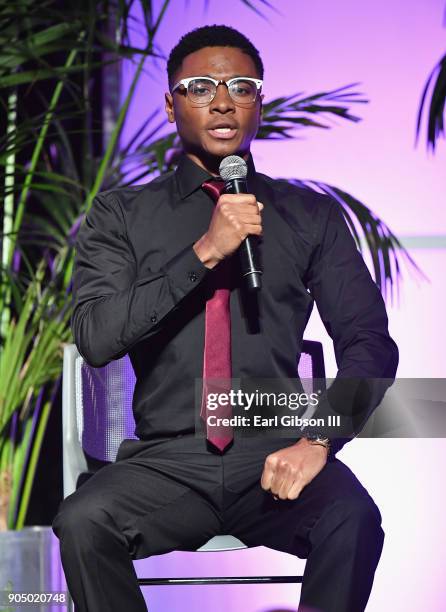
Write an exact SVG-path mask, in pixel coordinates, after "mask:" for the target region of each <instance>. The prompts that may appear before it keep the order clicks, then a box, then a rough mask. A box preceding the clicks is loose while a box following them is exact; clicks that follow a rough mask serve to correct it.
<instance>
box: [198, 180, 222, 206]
mask: <svg viewBox="0 0 446 612" xmlns="http://www.w3.org/2000/svg"><path fill="white" fill-rule="evenodd" d="M201 186H202V187H203V189H204V191H205V192H206V193H207V194H208V195H210V196H211V198H212V199H213V200H214V202H217V201H218V198H219V197H220V196H221V194H222V193H223V191H224V190H225V183H224V181H222V180H221V179H211V180H209V181H204V183H203V184H202V185H201Z"/></svg>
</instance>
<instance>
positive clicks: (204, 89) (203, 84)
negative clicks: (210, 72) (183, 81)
mask: <svg viewBox="0 0 446 612" xmlns="http://www.w3.org/2000/svg"><path fill="white" fill-rule="evenodd" d="M213 87H214V84H213V83H212V82H211V81H205V80H198V81H191V82H190V83H189V90H190V92H191V93H193V94H194V95H195V96H207V95H209V94H210V93H211V92H212V90H213Z"/></svg>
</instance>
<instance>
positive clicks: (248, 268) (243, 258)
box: [225, 178, 263, 291]
mask: <svg viewBox="0 0 446 612" xmlns="http://www.w3.org/2000/svg"><path fill="white" fill-rule="evenodd" d="M225 192H226V193H251V192H250V191H249V190H248V183H247V181H246V179H240V178H234V179H231V180H229V181H225ZM256 239H257V236H247V237H246V238H245V239H244V240H243V242H242V243H241V245H240V246H239V249H238V253H239V259H240V268H241V272H242V276H243V278H244V281H245V286H246V288H247V289H248V291H259V290H260V289H261V288H262V272H263V271H262V269H261V268H260V265H259V257H258V252H257V245H256Z"/></svg>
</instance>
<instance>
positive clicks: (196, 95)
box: [187, 79, 257, 104]
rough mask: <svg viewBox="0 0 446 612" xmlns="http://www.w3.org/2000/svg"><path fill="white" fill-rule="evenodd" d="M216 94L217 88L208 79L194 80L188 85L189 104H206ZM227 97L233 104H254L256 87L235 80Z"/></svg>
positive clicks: (248, 82)
mask: <svg viewBox="0 0 446 612" xmlns="http://www.w3.org/2000/svg"><path fill="white" fill-rule="evenodd" d="M216 92H217V88H216V86H215V84H214V83H213V82H212V81H209V80H208V79H194V80H193V81H191V82H190V83H189V87H188V89H187V95H188V96H189V98H190V100H191V102H195V103H197V104H208V103H209V102H210V101H211V100H212V99H213V98H214V97H215V94H216ZM229 95H230V96H231V98H232V99H233V100H234V102H239V103H240V104H248V103H251V102H254V100H255V99H256V96H257V87H256V84H255V83H252V82H251V81H245V80H243V79H237V80H236V81H233V82H232V83H231V85H230V86H229Z"/></svg>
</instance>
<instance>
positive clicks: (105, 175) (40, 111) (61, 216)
mask: <svg viewBox="0 0 446 612" xmlns="http://www.w3.org/2000/svg"><path fill="white" fill-rule="evenodd" d="M241 1H242V2H244V3H245V4H247V5H248V6H250V7H251V8H253V10H256V11H257V12H258V11H259V10H260V7H261V6H262V5H263V6H264V7H271V5H270V3H268V2H266V0H257V2H256V0H249V1H248V0H241ZM135 4H136V2H135V0H114V1H113V0H104V1H101V2H98V1H94V0H84V1H83V2H79V0H76V1H74V0H64V2H60V0H41V2H35V0H16V2H15V3H14V5H13V6H12V5H11V3H10V2H9V1H8V0H0V16H1V17H2V19H1V21H0V22H1V24H2V25H1V26H0V94H1V96H2V105H3V110H4V113H3V117H4V124H3V126H2V127H3V130H2V132H3V135H2V137H1V138H0V168H1V170H2V176H1V184H2V188H3V202H4V207H3V232H2V245H1V246H2V267H1V271H2V275H1V281H0V312H1V326H0V530H1V529H6V528H9V529H14V528H16V529H19V528H21V527H22V526H23V525H24V521H25V517H26V511H27V507H28V503H29V496H30V491H31V486H32V482H33V478H34V475H35V469H36V463H37V459H38V456H39V453H40V449H41V444H42V439H43V435H44V432H45V427H46V423H47V420H48V415H49V411H50V409H51V406H52V405H53V404H54V402H55V395H56V392H57V389H58V385H59V383H60V375H61V367H62V348H63V344H64V343H66V342H70V341H71V333H70V329H69V320H70V315H71V304H70V290H71V286H70V282H71V272H72V267H73V261H74V241H75V237H76V233H77V230H78V228H79V226H80V223H81V222H82V219H83V217H84V215H85V213H86V212H88V210H89V208H90V206H91V203H92V201H93V199H94V197H95V195H96V194H97V192H98V191H99V190H101V189H104V188H110V187H113V186H117V185H123V186H124V185H129V184H131V183H132V182H136V181H140V180H142V179H147V178H150V177H152V176H154V175H156V174H158V173H160V172H164V171H166V170H169V169H171V168H173V167H174V165H175V161H176V159H177V157H178V154H179V153H180V152H181V150H180V144H179V139H178V137H177V135H176V134H175V133H172V134H169V135H167V136H160V132H161V130H162V129H163V127H164V126H165V121H164V120H160V119H159V118H158V112H155V113H153V115H151V116H149V117H148V118H147V119H146V121H145V122H144V124H143V125H142V126H141V127H140V128H139V129H138V130H137V132H136V133H135V134H134V136H133V137H132V138H130V139H129V142H128V143H126V144H125V145H121V146H120V145H119V137H120V134H121V131H122V128H123V125H124V122H125V119H126V116H127V115H128V110H129V106H130V103H131V100H132V98H133V96H134V92H135V88H136V85H137V83H138V81H139V79H140V76H141V74H142V71H143V69H144V67H145V65H146V63H147V62H148V61H149V60H150V58H152V57H155V56H156V57H160V56H161V52H160V50H159V49H158V48H157V46H156V44H155V41H156V35H157V31H158V28H159V26H160V23H161V21H162V19H163V16H164V15H165V13H166V10H167V9H168V6H169V0H164V2H163V4H162V6H161V9H160V11H159V12H158V13H157V14H155V12H154V9H153V6H152V3H151V2H150V1H149V0H139V4H140V5H141V9H142V14H143V19H144V25H145V30H146V33H147V45H146V46H145V47H144V48H135V47H134V46H132V45H131V44H130V41H129V30H130V28H131V26H132V23H133V21H132V20H133V17H132V10H133V8H134V5H135ZM110 26H111V27H110ZM123 59H131V60H132V61H133V62H134V63H135V71H134V76H133V79H132V82H131V85H130V87H129V90H128V92H127V95H126V98H125V100H124V102H123V104H122V105H121V107H120V108H119V110H118V112H116V113H115V118H114V122H113V124H112V126H111V129H110V130H109V132H108V135H107V140H106V143H105V145H103V144H102V140H101V139H102V135H103V121H102V118H101V117H98V116H97V105H96V106H95V105H94V104H93V101H92V98H93V89H92V87H93V86H94V84H95V83H96V82H97V81H98V80H99V79H100V76H101V74H103V72H104V71H107V70H111V69H114V68H116V66H117V65H118V64H119V62H120V61H121V60H123ZM92 84H93V85H92ZM355 85H356V84H353V85H349V86H346V87H341V88H339V89H336V90H333V91H329V92H323V93H317V94H314V95H311V96H303V95H302V94H295V95H293V96H288V97H280V98H277V99H275V100H272V101H270V102H268V103H266V104H265V106H264V119H263V124H262V126H261V129H260V130H259V134H258V136H257V137H258V138H260V139H268V140H272V139H276V140H277V139H286V138H292V137H293V135H294V130H295V129H296V128H301V129H303V128H306V127H308V126H311V127H317V128H320V129H327V128H328V127H329V126H328V125H326V123H325V120H324V117H325V116H327V115H330V114H331V115H334V116H336V117H340V118H342V119H345V120H348V121H359V118H358V117H356V116H354V115H353V114H352V113H351V112H350V110H349V106H350V105H352V104H355V103H365V102H366V100H364V99H363V98H362V97H361V94H359V93H356V92H355V91H353V90H352V87H354V86H355ZM102 102H103V103H104V100H102ZM105 102H107V100H105ZM112 106H113V105H112ZM79 151H80V152H81V154H80V155H79V153H78V152H79ZM296 182H299V181H297V179H296ZM300 183H301V184H304V185H305V186H306V187H309V188H312V189H318V190H322V191H325V192H326V193H331V194H332V195H333V196H334V197H336V198H337V199H338V200H339V201H340V202H341V204H342V205H343V206H344V211H345V214H346V218H347V221H348V222H349V224H350V227H351V229H352V231H353V233H354V236H355V238H356V240H357V242H358V247H360V248H361V246H362V242H361V240H360V233H363V234H364V236H365V240H366V242H367V246H368V249H369V251H370V253H371V254H372V260H373V265H374V270H375V278H376V282H377V284H378V285H379V286H380V288H381V289H382V290H383V292H384V293H385V291H386V287H387V285H388V284H390V287H391V288H392V287H393V284H394V283H396V285H397V284H398V280H399V263H398V262H399V258H400V255H401V254H403V255H404V256H405V257H407V258H409V256H408V254H407V253H406V252H405V251H404V249H403V248H402V246H401V244H400V243H399V241H398V239H397V238H396V236H394V234H393V233H392V232H391V231H390V229H389V228H388V227H387V226H386V225H385V223H384V222H383V221H382V220H380V219H378V218H377V217H376V216H375V215H374V214H373V213H372V211H370V210H369V209H368V207H367V206H365V205H364V204H362V203H361V202H359V201H358V200H356V199H355V198H353V197H352V196H350V195H349V194H347V193H345V191H343V190H341V189H339V188H337V187H335V186H331V185H327V184H325V183H321V182H317V181H307V182H305V183H303V182H302V181H301V182H300ZM409 261H410V262H411V264H412V265H413V266H414V265H415V264H414V263H413V262H412V260H410V258H409Z"/></svg>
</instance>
